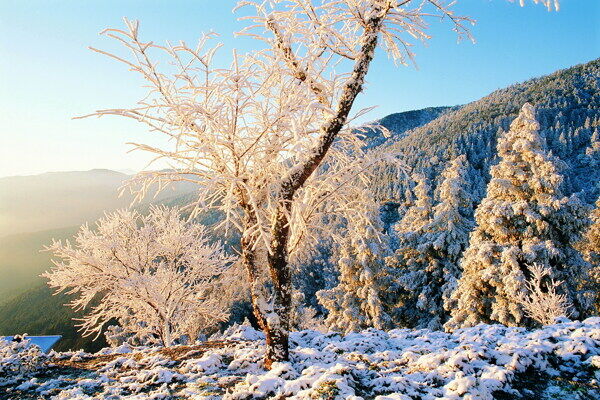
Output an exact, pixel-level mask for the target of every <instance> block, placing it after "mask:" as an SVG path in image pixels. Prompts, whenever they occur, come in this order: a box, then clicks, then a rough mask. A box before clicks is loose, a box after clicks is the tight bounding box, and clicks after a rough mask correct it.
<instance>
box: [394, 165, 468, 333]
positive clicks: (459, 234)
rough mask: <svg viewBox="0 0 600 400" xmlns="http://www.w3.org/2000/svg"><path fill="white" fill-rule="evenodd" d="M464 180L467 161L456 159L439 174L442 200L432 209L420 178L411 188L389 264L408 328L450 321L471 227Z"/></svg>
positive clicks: (434, 326) (404, 321) (401, 319)
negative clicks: (411, 198) (411, 195)
mask: <svg viewBox="0 0 600 400" xmlns="http://www.w3.org/2000/svg"><path fill="white" fill-rule="evenodd" d="M466 176H467V160H466V157H465V156H459V157H457V158H455V159H454V160H453V161H452V162H451V163H450V165H449V167H448V168H446V169H445V170H444V172H443V181H442V183H441V185H440V188H439V197H440V202H439V203H438V204H437V205H436V206H435V207H434V208H433V209H432V208H431V199H430V197H429V191H428V187H427V186H426V184H425V181H424V180H423V179H421V180H420V181H419V185H417V187H416V188H415V192H416V195H417V202H416V204H415V206H414V207H412V208H411V209H409V210H408V212H407V214H406V216H405V218H404V219H403V220H402V221H401V223H400V225H399V227H398V228H399V231H401V232H402V234H401V236H400V238H401V239H400V243H401V246H400V248H399V249H398V250H397V252H396V258H391V259H390V261H391V262H392V263H395V264H396V267H397V268H398V272H397V273H398V275H399V278H398V282H400V285H401V287H402V292H403V294H402V295H401V298H402V300H401V302H402V306H401V307H400V309H399V312H400V314H401V315H400V318H399V319H400V321H402V322H403V323H404V324H408V325H409V326H415V327H419V328H424V327H426V328H429V329H440V328H441V327H442V325H443V324H444V323H445V322H446V321H447V319H448V317H449V313H448V311H447V310H449V309H450V308H451V307H452V305H451V304H450V295H451V293H452V292H453V290H454V289H455V287H456V282H457V280H458V278H459V277H460V268H459V265H458V264H459V259H460V256H461V254H462V252H463V251H464V249H465V248H466V247H467V244H468V238H469V233H470V231H471V229H472V225H473V224H472V200H471V196H470V194H469V192H468V188H469V183H468V182H467V181H466V179H465V177H466Z"/></svg>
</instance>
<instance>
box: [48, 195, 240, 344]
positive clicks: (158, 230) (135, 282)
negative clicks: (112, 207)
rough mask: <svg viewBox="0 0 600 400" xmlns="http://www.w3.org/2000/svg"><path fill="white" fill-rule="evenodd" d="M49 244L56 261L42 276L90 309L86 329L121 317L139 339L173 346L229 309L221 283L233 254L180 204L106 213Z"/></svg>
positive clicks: (83, 322) (97, 329) (75, 305)
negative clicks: (187, 217) (70, 237)
mask: <svg viewBox="0 0 600 400" xmlns="http://www.w3.org/2000/svg"><path fill="white" fill-rule="evenodd" d="M46 249H47V250H48V251H51V252H52V253H53V254H54V256H55V257H56V260H55V261H54V264H55V267H54V268H52V269H51V270H50V271H48V272H46V273H44V274H43V276H44V277H45V278H47V279H48V285H50V286H51V287H53V288H55V289H57V292H64V293H67V294H70V295H73V296H74V299H73V300H72V301H71V302H70V303H69V305H70V306H71V307H73V308H75V309H82V310H84V311H85V315H84V317H83V318H82V319H81V321H80V322H81V324H80V326H81V328H82V330H83V332H84V334H86V335H89V334H92V333H97V334H100V332H101V331H102V327H103V326H104V325H105V324H106V323H108V322H109V321H111V320H112V319H116V320H117V321H118V322H119V324H120V325H121V327H122V328H123V330H124V331H125V332H126V333H128V334H129V335H132V336H135V337H136V338H137V339H138V340H140V341H147V342H157V343H160V344H163V345H165V346H169V345H171V344H173V342H174V341H175V340H177V339H180V338H181V337H182V336H184V335H188V337H190V338H191V339H195V337H196V336H197V334H198V332H199V330H201V329H203V328H206V327H209V326H210V325H211V324H215V323H216V322H219V321H222V320H223V319H225V318H226V316H227V299H223V298H221V291H217V290H216V287H217V286H216V285H217V283H218V282H217V280H218V278H219V277H220V276H221V275H222V274H223V273H224V272H225V270H226V269H227V267H228V265H229V263H230V261H231V260H230V258H229V257H227V256H226V255H225V253H224V252H223V249H222V247H221V245H220V244H219V243H214V244H211V243H210V242H209V239H208V236H207V235H206V232H205V228H204V227H203V226H202V225H198V224H195V223H186V222H184V221H183V220H182V219H181V218H180V215H179V212H178V210H177V209H176V208H174V209H169V208H163V207H152V208H151V209H150V212H149V213H148V215H141V214H139V213H138V212H137V211H117V212H115V213H112V214H107V215H106V216H105V217H104V218H102V219H100V220H99V221H98V222H97V223H96V227H95V229H91V228H90V227H88V226H87V225H84V226H83V227H82V228H81V230H80V231H79V233H78V234H77V236H76V237H75V240H74V243H70V242H66V243H61V242H55V243H53V244H52V245H51V246H49V247H47V248H46Z"/></svg>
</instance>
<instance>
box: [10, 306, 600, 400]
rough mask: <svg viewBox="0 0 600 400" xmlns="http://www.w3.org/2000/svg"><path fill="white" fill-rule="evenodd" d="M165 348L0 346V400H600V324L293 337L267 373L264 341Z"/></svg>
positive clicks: (236, 330)
mask: <svg viewBox="0 0 600 400" xmlns="http://www.w3.org/2000/svg"><path fill="white" fill-rule="evenodd" d="M223 336H224V337H222V338H220V339H224V341H223V342H214V343H213V344H212V345H211V343H208V345H205V346H196V347H181V348H172V349H169V350H166V349H159V348H137V349H131V348H128V347H127V346H122V347H121V348H118V349H105V350H104V351H101V352H99V353H97V354H94V355H92V354H86V353H83V352H76V353H73V352H71V353H51V354H50V355H49V356H47V357H44V356H43V355H41V354H39V353H38V352H36V348H35V347H32V346H29V345H27V344H22V343H21V344H14V343H8V342H0V398H2V399H29V398H31V399H36V398H47V399H91V398H94V399H121V398H126V399H180V398H181V399H186V398H191V399H221V398H222V399H251V398H257V399H266V398H274V399H282V398H292V399H332V400H333V399H355V400H356V399H376V400H409V399H463V398H464V399H519V398H531V399H536V400H541V399H598V398H600V389H599V381H600V318H589V319H587V320H585V321H583V322H572V321H568V320H563V321H560V322H558V323H557V324H555V325H550V326H547V327H545V328H543V329H539V330H535V331H528V330H526V329H523V328H507V327H505V326H501V325H479V326H476V327H474V328H468V329H463V330H459V331H456V332H454V333H444V332H438V331H429V330H409V329H396V330H392V331H389V332H383V331H379V330H374V329H373V330H367V331H364V332H362V333H356V334H349V335H347V336H341V335H339V334H336V333H328V334H323V333H319V332H316V331H309V330H307V331H301V332H295V333H293V334H292V337H291V342H292V351H291V355H292V361H291V362H289V363H278V364H275V365H274V366H273V368H272V370H270V371H266V370H264V369H263V368H262V356H263V352H264V340H263V339H262V334H261V333H259V332H256V331H255V330H253V329H252V328H250V327H248V326H236V327H233V328H231V329H229V330H228V331H227V332H226V333H225V334H224V335H223Z"/></svg>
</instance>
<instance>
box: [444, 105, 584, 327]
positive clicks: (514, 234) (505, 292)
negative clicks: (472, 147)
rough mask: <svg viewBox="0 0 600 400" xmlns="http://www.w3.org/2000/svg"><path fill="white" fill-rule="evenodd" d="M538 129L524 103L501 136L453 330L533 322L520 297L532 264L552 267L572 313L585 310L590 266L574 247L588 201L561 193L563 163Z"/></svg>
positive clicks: (478, 213) (450, 324) (462, 280)
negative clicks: (586, 285) (554, 154)
mask: <svg viewBox="0 0 600 400" xmlns="http://www.w3.org/2000/svg"><path fill="white" fill-rule="evenodd" d="M538 130H539V124H538V122H537V121H536V119H535V109H534V108H533V106H531V105H530V104H525V105H524V106H523V107H522V109H521V112H520V114H519V116H518V117H517V118H516V119H515V120H514V121H513V122H512V124H511V126H510V131H509V132H507V133H506V134H505V135H504V136H503V137H501V138H500V139H499V140H498V155H499V157H500V162H499V163H498V165H495V166H494V167H492V169H491V176H492V179H491V180H490V183H489V184H488V187H487V195H486V197H485V198H484V199H483V200H482V202H481V204H480V205H479V207H478V208H477V211H476V213H475V219H476V223H477V226H476V228H475V230H474V232H473V234H472V235H471V238H470V241H469V247H468V249H467V250H466V251H465V255H464V259H463V260H462V268H463V273H462V276H461V278H460V280H459V283H458V287H457V289H456V291H455V292H454V293H453V295H452V298H453V300H454V301H456V307H455V308H454V309H453V310H452V318H451V320H450V321H449V322H448V323H447V324H446V327H447V328H449V329H453V328H457V327H464V326H472V325H475V324H477V323H479V322H500V323H502V324H505V325H522V324H528V323H529V322H530V321H528V319H527V317H526V315H525V313H524V309H523V305H522V304H521V302H520V300H519V299H520V298H521V297H522V296H523V295H526V294H527V293H526V291H527V286H526V284H525V283H526V282H527V280H528V278H529V277H530V276H531V271H530V270H529V267H528V266H530V265H533V264H537V265H539V266H540V267H541V268H543V269H544V270H546V271H548V279H549V280H553V281H557V282H558V281H561V282H563V283H562V284H561V285H560V287H559V288H558V289H557V290H558V291H559V294H564V295H565V299H566V301H567V302H569V303H570V304H572V305H573V310H572V311H573V316H574V317H578V316H583V315H584V314H585V313H586V311H587V309H588V305H587V302H586V300H585V293H584V291H583V290H582V284H584V283H585V281H586V279H587V273H588V265H587V263H585V261H584V260H583V259H582V257H581V254H580V253H579V252H578V251H577V250H575V249H574V248H573V247H572V244H573V243H575V242H576V241H577V240H578V238H579V237H580V232H581V230H582V228H583V227H584V225H585V223H586V215H585V207H584V206H583V205H582V204H581V203H580V202H579V200H578V199H577V198H576V197H571V198H567V197H564V196H563V195H562V193H561V189H560V187H561V183H562V177H561V175H560V173H559V162H558V160H557V159H555V158H554V157H552V156H551V155H550V154H549V153H548V151H547V149H546V144H545V140H544V138H543V137H541V136H540V134H539V132H538Z"/></svg>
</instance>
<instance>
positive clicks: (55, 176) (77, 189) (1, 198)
mask: <svg viewBox="0 0 600 400" xmlns="http://www.w3.org/2000/svg"><path fill="white" fill-rule="evenodd" d="M131 177H132V176H131V175H126V174H124V173H121V172H117V171H112V170H108V169H93V170H89V171H67V172H47V173H44V174H39V175H29V176H11V177H5V178H0V237H2V236H6V235H13V234H19V233H26V232H37V231H45V230H48V229H57V228H63V227H67V226H73V225H80V224H82V223H83V222H86V221H93V220H95V219H97V218H99V217H101V216H102V215H103V214H104V211H106V210H114V209H117V208H122V207H127V206H129V204H130V203H131V200H132V197H131V195H128V194H127V193H125V194H124V195H123V196H121V197H119V188H120V187H121V186H123V184H125V183H126V182H127V180H129V179H130V178H131ZM191 190H192V188H191V187H190V185H186V184H179V185H176V186H173V187H172V188H169V189H167V190H165V191H163V192H161V193H159V194H158V195H157V196H156V198H154V199H153V200H161V199H164V198H167V197H170V196H174V195H179V194H185V193H188V192H190V191H191ZM151 197H152V196H149V198H151Z"/></svg>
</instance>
